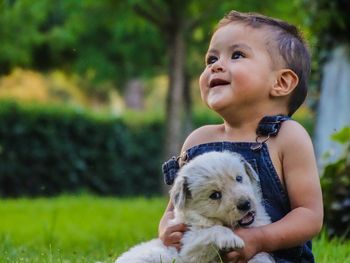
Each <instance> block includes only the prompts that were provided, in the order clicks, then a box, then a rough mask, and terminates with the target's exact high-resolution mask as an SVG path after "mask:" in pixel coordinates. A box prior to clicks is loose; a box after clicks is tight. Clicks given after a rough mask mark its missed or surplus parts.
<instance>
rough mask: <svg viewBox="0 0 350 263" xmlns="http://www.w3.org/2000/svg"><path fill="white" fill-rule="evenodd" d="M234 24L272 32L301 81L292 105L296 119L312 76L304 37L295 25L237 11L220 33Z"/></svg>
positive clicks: (224, 21)
mask: <svg viewBox="0 0 350 263" xmlns="http://www.w3.org/2000/svg"><path fill="white" fill-rule="evenodd" d="M231 22H239V23H243V24H245V25H248V26H251V27H253V28H261V27H264V26H265V27H266V28H267V29H270V30H271V32H272V34H273V37H274V40H275V42H276V45H277V48H278V51H279V54H280V55H281V56H282V58H283V60H284V63H285V65H284V66H286V67H287V68H289V69H291V70H293V71H294V72H295V73H296V74H297V76H298V78H299V82H298V85H297V86H296V88H295V89H294V91H293V92H292V94H291V97H290V100H289V103H288V115H289V116H292V115H293V113H294V112H295V111H296V110H297V109H298V108H299V107H300V105H301V104H302V103H303V102H304V100H305V98H306V95H307V89H308V87H307V86H308V79H309V75H310V54H309V51H308V49H307V45H306V43H305V41H304V39H303V36H302V34H301V33H300V31H299V30H298V29H297V28H296V27H295V26H294V25H291V24H289V23H287V22H285V21H281V20H279V19H275V18H271V17H267V16H263V15H261V14H257V13H240V12H237V11H234V10H233V11H231V12H229V13H228V14H226V15H225V16H224V18H222V19H221V20H220V21H219V23H218V25H217V29H218V28H220V27H222V26H225V25H227V24H229V23H231ZM268 50H269V53H270V55H271V58H272V60H273V61H276V59H275V58H274V57H275V56H276V55H274V54H273V50H274V47H272V48H271V47H270V48H269V49H268Z"/></svg>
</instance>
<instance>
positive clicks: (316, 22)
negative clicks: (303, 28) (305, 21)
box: [303, 0, 350, 49]
mask: <svg viewBox="0 0 350 263" xmlns="http://www.w3.org/2000/svg"><path fill="white" fill-rule="evenodd" d="M303 1H304V5H305V6H306V7H307V9H308V10H309V24H310V26H311V29H312V31H313V33H314V34H315V35H317V37H318V40H319V46H320V47H322V48H325V49H326V48H330V47H331V46H332V45H335V44H339V42H340V43H347V44H349V43H350V39H349V33H350V16H349V13H350V2H349V1H348V0H333V1H327V0H303Z"/></svg>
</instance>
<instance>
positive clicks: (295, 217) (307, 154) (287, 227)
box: [227, 121, 323, 261]
mask: <svg viewBox="0 0 350 263" xmlns="http://www.w3.org/2000/svg"><path fill="white" fill-rule="evenodd" d="M271 143H272V142H271ZM273 144H274V145H273V147H277V149H280V150H279V151H278V154H279V159H280V160H281V165H282V179H283V181H284V186H285V189H286V191H287V193H288V196H289V199H290V205H291V211H290V212H289V213H288V214H287V215H286V216H285V217H284V218H282V219H281V220H279V221H277V222H274V223H272V224H269V225H266V226H263V227H258V228H252V229H238V230H237V231H236V234H238V235H239V236H240V237H241V238H242V239H243V240H244V241H245V244H246V246H245V248H244V249H242V250H241V251H235V252H230V253H229V254H228V255H227V259H229V260H236V259H238V258H239V259H241V260H243V261H244V260H247V259H249V258H251V257H252V256H254V255H255V254H256V253H258V252H261V251H266V252H272V251H276V250H279V249H286V248H291V247H294V246H298V245H301V244H303V243H305V242H306V241H307V240H310V239H312V238H313V237H314V236H316V235H317V234H318V233H319V231H320V230H321V227H322V222H323V204H322V193H321V187H320V182H319V176H318V172H317V166H316V161H315V157H314V152H313V146H312V142H311V139H310V137H309V136H308V134H307V133H306V131H305V130H304V128H302V127H301V126H300V125H299V124H298V123H296V122H294V121H288V122H285V123H284V124H283V126H282V128H281V130H280V133H279V135H278V136H277V138H276V139H275V141H274V142H273ZM271 147H272V146H271ZM269 148H270V146H269Z"/></svg>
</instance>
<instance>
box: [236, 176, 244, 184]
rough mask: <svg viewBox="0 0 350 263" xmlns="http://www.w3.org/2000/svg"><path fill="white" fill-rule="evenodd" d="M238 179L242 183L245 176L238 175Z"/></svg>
mask: <svg viewBox="0 0 350 263" xmlns="http://www.w3.org/2000/svg"><path fill="white" fill-rule="evenodd" d="M236 181H237V182H239V183H242V182H243V177H242V176H241V175H237V177H236Z"/></svg>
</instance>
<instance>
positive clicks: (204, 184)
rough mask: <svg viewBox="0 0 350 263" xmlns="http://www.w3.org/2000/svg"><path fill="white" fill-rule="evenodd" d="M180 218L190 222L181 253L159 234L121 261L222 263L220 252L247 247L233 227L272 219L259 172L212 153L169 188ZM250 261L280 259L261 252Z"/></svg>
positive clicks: (242, 162) (227, 155) (230, 155)
mask: <svg viewBox="0 0 350 263" xmlns="http://www.w3.org/2000/svg"><path fill="white" fill-rule="evenodd" d="M170 199H171V201H172V203H173V205H174V213H175V218H174V219H173V221H172V224H178V223H185V224H187V225H188V226H189V230H188V231H186V232H185V234H184V236H183V238H182V240H181V242H182V248H181V250H180V252H178V251H177V250H176V249H175V248H174V247H166V246H165V245H164V244H163V243H162V241H161V240H160V239H153V240H151V241H148V242H145V243H142V244H140V245H137V246H135V247H133V248H131V249H130V250H129V251H127V252H125V253H124V254H122V255H121V256H120V257H119V258H118V259H117V260H116V263H173V262H175V263H213V262H222V261H221V258H220V256H219V255H220V251H222V250H225V251H228V250H234V249H240V248H243V247H244V242H243V240H242V239H241V238H240V237H238V236H237V235H235V234H234V232H233V231H232V228H235V227H238V226H242V227H256V226H261V225H265V224H268V223H270V218H269V217H268V215H267V213H266V212H265V210H264V207H263V206H262V204H261V193H260V190H259V177H258V175H257V174H256V173H255V171H254V170H253V169H252V167H251V166H250V165H249V164H248V163H247V162H246V161H245V160H244V159H243V158H242V157H241V156H240V155H238V154H236V153H231V152H226V151H225V152H208V153H204V154H202V155H199V156H197V157H195V158H194V159H192V160H191V161H190V162H189V163H187V164H186V165H185V166H183V167H182V168H181V169H180V171H179V173H178V176H177V178H176V180H175V183H174V186H173V188H172V189H171V190H170ZM249 262H251V263H253V262H254V263H256V262H261V263H263V262H264V263H268V262H275V261H274V259H273V257H272V256H271V255H269V254H268V253H259V254H257V255H256V256H255V257H253V258H252V259H251V260H250V261H249Z"/></svg>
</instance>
